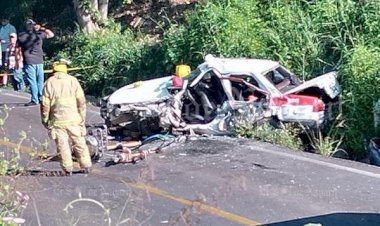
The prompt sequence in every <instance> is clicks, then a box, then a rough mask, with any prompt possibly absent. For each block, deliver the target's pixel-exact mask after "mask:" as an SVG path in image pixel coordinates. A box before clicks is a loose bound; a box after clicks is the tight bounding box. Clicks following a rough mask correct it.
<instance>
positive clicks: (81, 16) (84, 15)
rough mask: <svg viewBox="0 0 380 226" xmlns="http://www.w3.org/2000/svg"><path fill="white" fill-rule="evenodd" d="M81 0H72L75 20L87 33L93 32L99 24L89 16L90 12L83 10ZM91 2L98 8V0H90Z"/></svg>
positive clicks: (97, 28)
mask: <svg viewBox="0 0 380 226" xmlns="http://www.w3.org/2000/svg"><path fill="white" fill-rule="evenodd" d="M80 2H81V0H73V4H74V10H75V13H76V16H77V21H78V24H79V26H80V28H81V29H82V30H83V31H85V32H88V33H93V32H95V31H97V30H99V25H98V24H97V23H96V21H94V20H93V19H92V17H91V14H90V13H88V12H85V10H84V9H83V8H82V7H81V5H80ZM91 3H92V4H94V3H96V5H92V7H94V8H95V9H96V10H97V9H98V8H97V7H98V0H91Z"/></svg>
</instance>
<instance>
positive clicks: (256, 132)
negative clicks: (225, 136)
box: [235, 122, 302, 150]
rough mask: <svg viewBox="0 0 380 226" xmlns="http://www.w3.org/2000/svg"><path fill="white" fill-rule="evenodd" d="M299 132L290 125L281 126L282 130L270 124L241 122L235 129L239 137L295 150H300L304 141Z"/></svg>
mask: <svg viewBox="0 0 380 226" xmlns="http://www.w3.org/2000/svg"><path fill="white" fill-rule="evenodd" d="M298 132H299V131H298V130H296V129H294V128H292V127H291V126H290V125H285V124H281V125H280V128H275V127H273V126H271V125H270V124H269V123H263V124H248V123H245V122H239V123H238V125H237V126H236V128H235V135H236V136H237V137H246V138H253V139H256V140H259V141H264V142H268V143H272V144H276V145H281V146H284V147H287V148H290V149H293V150H300V149H301V147H302V141H301V139H300V138H299V137H298Z"/></svg>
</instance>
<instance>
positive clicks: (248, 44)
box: [162, 0, 266, 66]
mask: <svg viewBox="0 0 380 226" xmlns="http://www.w3.org/2000/svg"><path fill="white" fill-rule="evenodd" d="M257 12H259V8H258V6H257V4H256V1H244V0H222V1H206V2H205V3H204V4H200V5H198V6H197V7H196V8H195V9H194V10H191V11H188V12H186V15H185V22H184V23H183V24H176V23H175V24H173V25H172V26H171V27H170V28H169V29H168V31H167V32H165V35H164V40H163V43H162V48H163V51H164V53H165V58H166V60H167V62H172V63H177V62H185V63H189V64H191V65H192V66H196V65H197V64H199V63H200V62H201V61H202V58H203V56H204V55H205V54H207V53H213V54H216V55H219V56H228V57H241V56H244V57H262V56H264V52H265V46H266V45H265V42H264V39H263V35H262V33H261V31H262V28H263V25H264V24H263V22H262V21H261V20H260V17H259V14H258V13H257Z"/></svg>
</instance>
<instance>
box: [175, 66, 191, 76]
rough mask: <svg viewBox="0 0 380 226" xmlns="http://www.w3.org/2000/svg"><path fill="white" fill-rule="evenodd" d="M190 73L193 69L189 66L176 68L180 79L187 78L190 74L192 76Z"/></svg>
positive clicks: (176, 73)
mask: <svg viewBox="0 0 380 226" xmlns="http://www.w3.org/2000/svg"><path fill="white" fill-rule="evenodd" d="M190 72H191V68H190V66H189V65H186V64H180V65H177V66H176V68H175V75H177V76H179V77H185V76H187V75H188V74H190Z"/></svg>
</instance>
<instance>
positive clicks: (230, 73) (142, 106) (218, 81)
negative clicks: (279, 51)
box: [101, 55, 340, 136]
mask: <svg viewBox="0 0 380 226" xmlns="http://www.w3.org/2000/svg"><path fill="white" fill-rule="evenodd" d="M336 77H337V74H336V72H330V73H327V74H323V75H321V76H318V77H316V78H314V79H311V80H309V81H306V82H303V81H300V79H299V78H298V77H297V76H296V75H295V74H293V73H292V72H290V71H289V70H287V69H286V68H285V67H284V66H282V65H281V64H280V63H278V62H275V61H271V60H260V59H244V58H235V59H232V58H217V57H214V56H212V55H207V56H206V57H205V62H204V63H202V64H200V65H199V66H198V67H197V68H196V69H195V70H194V71H192V72H191V73H190V74H188V75H187V76H184V77H179V76H167V77H162V78H157V79H152V80H146V81H139V82H136V83H133V84H130V85H127V86H124V87H122V88H120V89H118V90H116V91H115V92H114V93H112V94H111V95H109V96H106V97H104V98H103V99H102V101H101V116H102V117H103V118H104V119H105V121H106V124H107V126H108V127H109V128H110V129H114V130H118V131H120V130H121V131H122V132H124V134H128V135H135V136H136V135H137V136H141V135H150V134H156V133H160V132H165V131H170V132H173V133H176V132H179V133H196V134H210V135H229V134H231V133H232V132H233V129H234V126H235V125H236V123H237V122H239V121H241V120H243V121H244V122H247V123H255V122H257V121H260V120H263V119H274V120H278V121H280V122H299V123H301V124H304V125H307V126H309V127H319V126H321V125H322V124H323V122H324V120H325V119H326V117H325V110H326V105H327V104H328V103H330V102H333V101H335V100H336V99H337V96H338V94H339V93H340V86H339V83H338V82H337V78H336Z"/></svg>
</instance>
